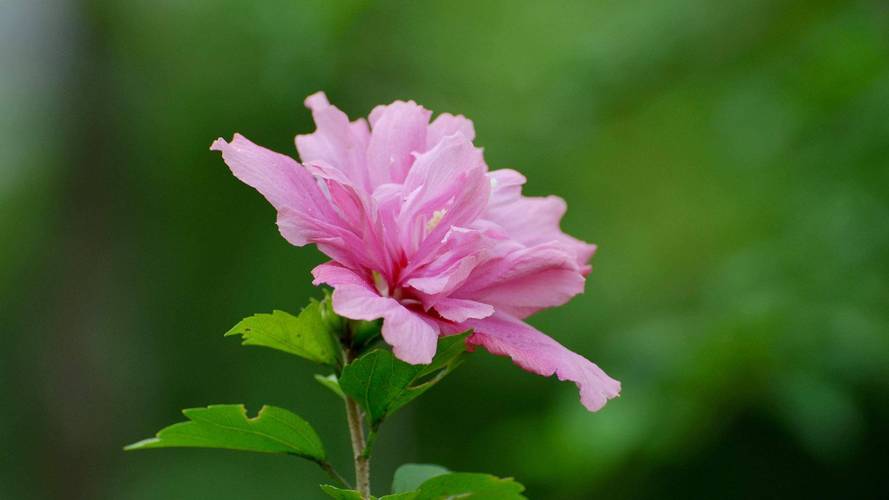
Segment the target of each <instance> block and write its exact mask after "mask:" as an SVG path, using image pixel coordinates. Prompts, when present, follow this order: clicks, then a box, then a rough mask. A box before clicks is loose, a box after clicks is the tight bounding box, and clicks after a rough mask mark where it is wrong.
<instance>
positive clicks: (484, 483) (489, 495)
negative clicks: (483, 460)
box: [413, 472, 525, 500]
mask: <svg viewBox="0 0 889 500" xmlns="http://www.w3.org/2000/svg"><path fill="white" fill-rule="evenodd" d="M523 491H525V487H524V486H522V485H521V484H519V483H517V482H515V481H514V480H513V479H512V478H505V479H501V478H499V477H496V476H492V475H490V474H474V473H470V472H452V473H450V474H444V475H440V476H435V477H433V478H432V479H429V480H427V481H426V482H424V483H423V484H422V485H420V489H419V490H418V491H417V495H416V496H415V497H413V500H446V499H451V498H460V499H472V500H524V499H525V496H524V495H522V492H523Z"/></svg>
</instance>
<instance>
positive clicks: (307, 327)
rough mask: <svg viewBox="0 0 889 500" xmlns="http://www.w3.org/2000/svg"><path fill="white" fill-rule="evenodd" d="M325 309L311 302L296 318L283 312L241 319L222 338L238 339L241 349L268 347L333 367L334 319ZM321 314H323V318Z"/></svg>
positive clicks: (335, 356) (336, 353) (335, 355)
mask: <svg viewBox="0 0 889 500" xmlns="http://www.w3.org/2000/svg"><path fill="white" fill-rule="evenodd" d="M325 311H326V306H325V305H324V304H322V303H320V302H318V301H316V300H314V299H313V300H312V301H311V302H310V303H309V305H308V306H306V307H305V309H303V310H302V311H301V312H300V313H299V316H293V315H292V314H289V313H286V312H284V311H277V310H276V311H273V312H272V314H255V315H253V316H250V317H249V318H244V319H242V320H241V321H240V322H239V323H238V324H237V325H235V326H234V327H233V328H232V329H231V330H229V331H228V332H226V334H225V336H226V337H227V336H229V335H241V336H242V337H243V338H244V341H243V342H242V345H258V346H264V347H271V348H272V349H278V350H279V351H284V352H287V353H290V354H295V355H297V356H300V357H303V358H306V359H308V360H311V361H315V362H317V363H324V364H327V365H336V364H337V361H338V359H339V349H338V347H337V340H336V338H337V333H338V331H337V330H336V329H335V328H334V323H335V321H334V318H332V317H329V314H327V313H326V312H325ZM322 313H324V314H322Z"/></svg>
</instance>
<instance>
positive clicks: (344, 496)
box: [321, 484, 376, 500]
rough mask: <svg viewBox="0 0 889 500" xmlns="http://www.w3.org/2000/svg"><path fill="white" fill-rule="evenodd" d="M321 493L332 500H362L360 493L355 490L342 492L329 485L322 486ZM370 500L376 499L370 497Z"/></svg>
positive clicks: (342, 490) (340, 489)
mask: <svg viewBox="0 0 889 500" xmlns="http://www.w3.org/2000/svg"><path fill="white" fill-rule="evenodd" d="M321 491H323V492H324V493H327V496H329V497H330V498H333V499H334V500H364V499H363V498H362V497H361V493H358V492H357V491H355V490H344V489H342V488H337V487H336V486H331V485H329V484H322V485H321ZM370 498H371V500H375V499H376V497H373V496H371V497H370Z"/></svg>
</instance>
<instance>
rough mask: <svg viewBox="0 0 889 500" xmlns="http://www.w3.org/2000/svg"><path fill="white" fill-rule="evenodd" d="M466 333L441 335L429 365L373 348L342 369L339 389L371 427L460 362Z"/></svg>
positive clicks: (434, 382) (438, 379) (433, 383)
mask: <svg viewBox="0 0 889 500" xmlns="http://www.w3.org/2000/svg"><path fill="white" fill-rule="evenodd" d="M467 335H468V334H462V335H453V336H450V337H443V338H442V339H440V340H439V342H438V350H437V354H436V355H435V358H434V359H433V360H432V363H430V364H429V365H411V364H408V363H405V362H404V361H401V360H399V359H397V358H396V357H395V356H394V355H393V354H392V353H391V352H389V351H387V350H384V349H376V350H373V351H370V352H368V353H367V354H364V355H363V356H361V357H360V358H358V359H356V360H355V361H353V362H351V363H349V364H348V365H346V366H345V368H343V372H342V374H341V375H340V380H339V382H340V388H341V389H342V390H343V392H344V393H346V394H348V395H349V396H351V397H353V398H355V400H356V401H358V403H359V404H360V405H361V406H362V408H364V410H365V411H366V412H367V418H368V420H369V421H370V425H371V426H372V427H373V428H376V427H377V426H379V424H380V423H381V422H382V421H383V419H385V418H386V416H388V415H390V414H392V413H393V412H394V411H396V410H398V409H399V408H401V407H402V406H404V405H406V404H407V403H409V402H410V401H411V400H413V399H414V398H416V397H417V396H419V395H420V394H423V393H424V392H426V391H427V390H428V389H429V388H430V387H432V386H433V385H435V384H436V383H438V382H439V381H440V380H441V379H442V378H444V377H445V376H446V375H447V374H448V373H450V372H451V371H453V370H454V369H455V368H456V367H457V366H459V364H460V363H461V362H462V359H463V354H464V353H465V352H466V345H465V340H466V337H467Z"/></svg>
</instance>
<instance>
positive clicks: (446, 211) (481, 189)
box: [398, 133, 490, 265]
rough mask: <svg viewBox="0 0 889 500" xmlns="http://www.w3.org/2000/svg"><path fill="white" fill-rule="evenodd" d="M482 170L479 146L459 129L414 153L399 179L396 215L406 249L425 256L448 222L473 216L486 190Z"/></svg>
mask: <svg viewBox="0 0 889 500" xmlns="http://www.w3.org/2000/svg"><path fill="white" fill-rule="evenodd" d="M484 170H485V166H484V163H483V162H482V155H481V151H479V150H478V149H477V148H476V147H475V146H473V145H472V143H471V142H469V141H468V140H467V139H466V138H465V137H463V135H462V134H459V133H457V134H454V135H450V136H448V137H446V138H444V139H443V140H442V141H441V142H439V143H438V145H437V146H435V147H434V148H433V149H431V150H430V151H427V152H426V153H423V154H421V155H419V156H418V157H417V160H416V162H415V163H414V165H413V167H412V168H411V171H410V172H409V173H408V176H407V178H406V179H405V181H404V194H405V196H406V200H405V202H404V205H403V206H402V209H401V213H400V214H399V218H398V226H399V228H400V230H401V240H402V241H401V244H402V247H403V248H405V250H406V252H407V253H408V254H413V253H414V252H415V251H416V252H417V253H419V254H420V255H419V256H415V257H414V258H415V259H423V258H425V257H427V256H428V254H429V252H431V251H433V250H434V249H435V248H436V247H438V246H440V244H441V241H442V238H444V235H445V234H447V232H448V231H449V230H450V228H451V227H452V226H463V225H465V224H468V223H470V222H472V221H473V220H475V219H476V218H477V217H478V215H479V214H480V213H481V212H482V211H483V210H484V208H485V206H486V205H487V202H488V193H489V191H490V181H489V180H488V178H487V177H486V176H485V171H484ZM424 246H425V248H424ZM415 265H416V264H415Z"/></svg>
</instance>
